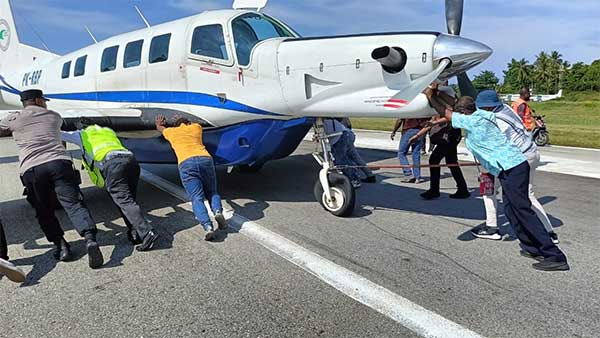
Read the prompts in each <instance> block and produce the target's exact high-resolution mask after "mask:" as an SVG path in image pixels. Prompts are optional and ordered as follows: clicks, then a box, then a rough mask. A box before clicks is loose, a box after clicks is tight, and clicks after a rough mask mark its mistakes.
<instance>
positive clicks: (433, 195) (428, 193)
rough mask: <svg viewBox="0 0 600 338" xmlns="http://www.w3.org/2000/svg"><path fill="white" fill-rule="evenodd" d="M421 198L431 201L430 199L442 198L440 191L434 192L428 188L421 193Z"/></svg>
mask: <svg viewBox="0 0 600 338" xmlns="http://www.w3.org/2000/svg"><path fill="white" fill-rule="evenodd" d="M421 198H422V199H424V200H426V201H429V200H434V199H438V198H440V193H439V192H433V191H431V190H427V191H426V192H424V193H422V194H421Z"/></svg>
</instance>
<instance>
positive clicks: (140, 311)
mask: <svg viewBox="0 0 600 338" xmlns="http://www.w3.org/2000/svg"><path fill="white" fill-rule="evenodd" d="M313 149H314V146H313V145H312V144H310V143H305V144H303V145H302V146H301V147H300V149H299V150H298V151H297V152H296V153H295V154H294V155H293V156H291V157H289V158H287V159H284V160H280V161H275V162H271V163H269V164H268V165H266V166H265V168H264V169H263V170H262V171H261V172H259V173H256V174H242V173H238V172H235V171H234V172H233V173H231V174H227V173H226V172H225V171H224V170H220V172H219V187H220V191H221V194H222V196H223V198H224V200H225V201H226V202H227V205H228V206H229V207H230V208H232V209H233V210H235V213H236V214H238V215H241V216H243V217H245V218H247V219H249V220H252V221H254V222H256V223H258V224H260V226H262V227H263V228H265V229H267V230H270V231H272V232H274V233H276V234H278V235H280V236H282V237H285V238H286V239H288V240H290V241H292V242H294V243H296V244H297V245H299V246H301V247H303V248H304V249H306V250H309V251H311V252H313V253H315V254H317V255H319V256H320V257H322V258H323V259H325V260H327V261H330V262H333V263H335V264H336V265H338V266H340V267H343V268H345V269H347V270H350V271H352V272H354V273H356V274H358V275H360V276H362V277H364V278H366V279H368V280H369V281H371V282H372V283H375V284H377V285H379V286H381V287H383V288H386V289H387V290H389V291H391V292H393V293H394V294H396V295H399V296H401V297H403V298H405V299H407V300H409V301H411V302H413V303H415V304H418V305H420V306H422V307H424V308H425V309H427V310H429V311H432V312H434V313H436V314H438V315H439V316H441V317H444V318H446V319H448V320H450V321H452V322H455V323H457V324H459V325H460V326H462V327H464V328H466V329H469V330H472V331H474V332H476V333H478V334H480V335H481V336H484V337H507V338H509V337H510V338H513V337H524V338H525V337H527V338H531V337H556V338H570V337H589V338H597V337H598V332H600V323H599V322H598V320H597V317H598V313H600V283H598V280H599V278H598V277H599V276H600V264H599V263H598V260H597V258H598V254H597V253H596V251H595V249H596V248H597V247H598V243H599V241H600V231H599V230H600V229H599V226H600V225H599V220H600V203H599V202H598V201H599V200H598V197H600V196H599V194H598V193H599V192H600V181H599V180H597V179H592V178H582V177H576V176H569V175H562V174H556V173H546V172H540V173H539V174H538V177H537V191H536V192H537V195H538V198H539V199H540V200H541V201H542V203H543V204H544V206H545V207H546V210H547V211H548V213H549V214H550V215H551V216H552V217H551V219H552V221H553V223H554V224H555V225H556V226H557V233H558V234H559V235H560V238H561V248H562V249H563V250H564V251H565V252H566V254H567V256H568V258H569V260H570V263H571V267H572V271H570V272H568V273H544V272H539V271H535V270H533V269H532V268H531V263H533V262H532V261H530V260H528V259H526V258H523V257H521V256H520V255H519V253H518V245H517V242H516V241H514V240H511V238H510V237H508V236H507V238H506V240H504V241H499V242H492V241H484V240H475V239H474V238H472V237H471V236H470V234H469V230H470V229H471V228H472V227H474V226H477V225H480V224H482V220H483V219H484V209H483V204H482V202H481V200H480V199H479V198H478V197H472V198H471V199H469V200H466V201H454V200H451V199H449V198H448V194H449V193H452V192H453V189H452V187H453V182H452V179H451V178H449V175H448V174H446V175H444V177H445V178H444V180H443V181H442V186H443V188H444V191H443V192H444V194H443V197H442V198H441V199H439V200H437V201H429V202H425V201H422V200H420V199H419V198H418V194H419V193H420V192H422V191H423V190H425V189H427V187H428V183H425V184H420V185H408V184H403V183H400V180H401V179H402V178H403V177H402V175H400V173H398V172H378V178H379V180H380V182H379V183H378V184H376V185H363V187H362V188H361V189H360V190H359V193H358V200H357V209H356V211H355V214H354V215H353V217H350V218H346V219H341V218H336V217H334V216H332V215H330V214H328V213H327V212H325V211H324V210H323V209H322V208H321V207H320V206H319V205H318V203H317V202H315V200H314V197H313V195H312V189H313V185H314V182H315V180H316V174H317V171H318V169H319V168H318V166H317V165H316V163H315V162H314V160H313V159H312V157H311V156H310V152H311V151H312V150H313ZM15 154H16V152H15V149H14V143H13V142H12V140H10V139H0V173H1V174H0V186H1V187H2V195H1V196H0V215H1V218H2V220H3V223H4V225H5V229H6V231H7V235H8V239H9V242H10V244H11V245H10V255H11V258H12V259H13V261H14V262H15V263H16V264H18V265H19V266H20V267H21V268H22V269H23V270H25V271H26V272H27V273H28V280H27V282H26V283H25V284H24V285H22V286H17V285H15V284H11V283H8V282H7V281H5V280H2V281H0V294H1V295H2V298H1V299H2V302H1V304H2V311H1V313H0V328H1V330H0V337H10V338H12V337H41V336H46V337H107V336H114V337H418V336H419V335H417V334H416V333H415V332H413V331H411V330H410V329H408V328H406V327H405V326H403V325H401V324H399V323H398V322H397V321H394V320H392V319H391V318H389V317H388V316H385V315H383V314H381V313H380V312H377V311H376V310H375V309H373V308H371V307H368V306H365V305H363V304H361V303H359V302H358V301H356V300H355V299H353V298H350V297H348V296H347V295H345V294H344V293H342V292H339V291H338V289H336V288H334V287H332V286H331V285H329V284H327V283H324V282H323V281H322V279H321V278H320V277H319V276H318V275H316V274H314V273H310V272H307V271H306V270H305V269H302V268H300V267H299V266H298V265H294V264H292V263H290V262H289V261H288V260H286V259H284V258H282V257H281V256H279V255H277V254H275V253H273V252H272V251H270V250H267V249H266V248H265V247H264V246H262V245H261V244H260V243H258V242H257V241H256V240H254V239H252V238H250V237H248V236H247V235H245V234H244V233H243V232H240V233H238V231H237V230H236V229H235V228H234V229H232V230H231V231H229V232H228V233H226V234H221V236H220V237H219V241H218V242H216V243H206V242H204V241H202V231H201V230H200V228H199V227H198V226H197V222H196V221H195V220H194V217H193V215H192V213H191V207H190V205H189V204H188V203H185V202H182V201H181V200H179V199H177V198H176V197H174V196H172V195H170V194H167V193H165V192H163V191H161V190H159V189H157V188H156V187H154V186H153V185H151V184H148V183H146V182H142V183H141V184H140V191H139V202H140V204H141V205H142V207H143V209H144V210H145V211H147V212H148V215H149V218H150V219H151V220H152V222H153V224H154V225H155V226H156V227H157V228H158V229H159V231H160V233H161V235H162V238H161V240H160V242H159V249H158V250H156V251H152V252H149V253H139V252H136V251H135V250H133V248H132V247H131V246H130V245H129V244H128V242H127V239H126V238H125V234H124V231H125V228H124V224H123V221H122V220H121V219H120V218H119V215H118V213H117V211H116V210H115V208H114V207H113V206H112V205H111V204H110V202H109V199H108V197H107V195H106V194H105V193H104V192H102V191H100V190H98V189H96V188H94V187H91V186H90V184H89V181H88V180H87V178H85V177H84V194H85V196H86V199H87V201H88V205H89V207H90V209H91V211H92V214H93V216H94V218H95V219H96V221H97V222H98V227H99V229H100V230H101V231H100V235H99V240H100V242H101V245H102V250H103V253H104V255H105V258H106V260H107V261H108V262H107V264H106V266H105V268H103V269H100V270H98V271H91V270H89V268H88V267H87V259H86V258H85V257H82V258H81V259H79V260H77V261H75V262H72V263H58V264H57V263H56V262H54V261H53V259H52V249H51V246H50V245H49V244H48V243H47V242H46V240H45V239H44V238H43V235H42V233H41V231H40V230H39V229H38V226H37V223H36V221H35V218H34V215H33V211H32V210H31V208H30V207H29V206H28V205H27V203H26V202H25V201H24V199H23V198H22V197H21V196H20V194H21V189H22V188H21V186H20V183H19V181H18V174H17V159H16V157H15ZM361 154H362V155H363V156H364V157H365V159H367V160H368V161H369V162H371V163H384V164H392V163H395V161H396V160H395V154H394V153H393V152H388V151H377V150H365V149H361ZM145 169H147V170H148V171H150V172H152V173H155V174H159V175H161V176H163V177H165V178H167V179H169V180H171V181H173V182H177V175H176V171H175V168H174V167H173V166H160V167H157V166H147V167H145ZM444 173H446V171H444ZM465 173H466V176H467V178H468V182H469V185H470V187H472V188H475V187H477V186H478V184H477V180H476V170H475V169H474V168H467V169H466V170H465ZM424 175H425V176H427V171H425V173H424ZM474 192H476V191H475V190H474ZM60 219H61V221H63V224H64V225H65V227H66V228H67V229H72V226H71V225H70V224H69V223H68V221H67V220H66V219H65V217H64V215H62V213H61V214H60ZM503 230H504V231H505V232H507V233H509V232H510V230H509V229H508V228H507V227H503ZM67 238H68V239H69V240H70V241H73V242H74V250H75V252H78V253H81V252H82V251H83V242H82V241H81V240H80V239H79V238H78V235H77V234H76V233H75V232H74V231H72V230H71V231H69V232H68V234H67ZM79 257H80V256H79ZM432 325H435V323H432Z"/></svg>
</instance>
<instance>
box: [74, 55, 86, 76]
mask: <svg viewBox="0 0 600 338" xmlns="http://www.w3.org/2000/svg"><path fill="white" fill-rule="evenodd" d="M86 61H87V55H84V56H82V57H80V58H79V59H77V61H75V71H74V72H73V75H74V76H82V75H84V74H85V63H86Z"/></svg>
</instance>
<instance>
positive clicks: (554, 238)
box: [549, 231, 560, 245]
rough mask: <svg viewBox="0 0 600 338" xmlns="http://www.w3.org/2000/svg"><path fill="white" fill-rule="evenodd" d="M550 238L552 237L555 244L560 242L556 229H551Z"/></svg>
mask: <svg viewBox="0 0 600 338" xmlns="http://www.w3.org/2000/svg"><path fill="white" fill-rule="evenodd" d="M549 234H550V238H552V243H554V244H555V245H558V244H560V240H559V239H558V235H557V234H556V232H554V231H550V232H549Z"/></svg>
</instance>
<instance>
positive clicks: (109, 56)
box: [100, 46, 119, 72]
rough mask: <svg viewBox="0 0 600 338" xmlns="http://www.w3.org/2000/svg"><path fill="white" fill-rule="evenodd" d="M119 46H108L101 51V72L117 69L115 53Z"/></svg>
mask: <svg viewBox="0 0 600 338" xmlns="http://www.w3.org/2000/svg"><path fill="white" fill-rule="evenodd" d="M118 52H119V46H112V47H108V48H106V49H105V50H104V52H103V53H102V62H101V64H100V71H101V72H110V71H113V70H115V69H117V53H118Z"/></svg>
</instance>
